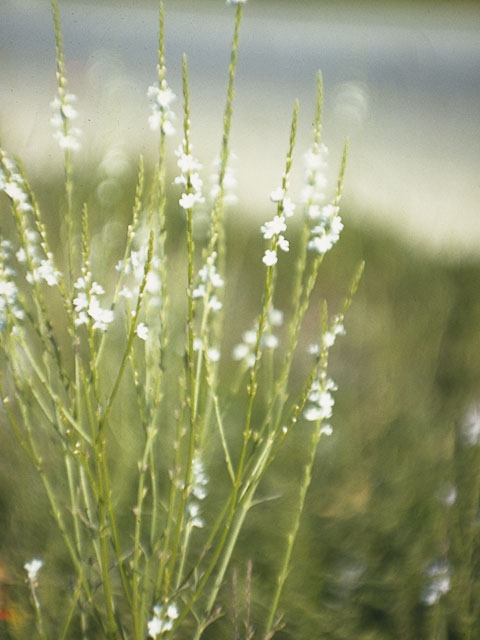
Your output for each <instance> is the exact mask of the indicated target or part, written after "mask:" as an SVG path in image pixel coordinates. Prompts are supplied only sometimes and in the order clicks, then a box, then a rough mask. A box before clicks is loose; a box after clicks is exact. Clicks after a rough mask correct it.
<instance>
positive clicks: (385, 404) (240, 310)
mask: <svg viewBox="0 0 480 640" xmlns="http://www.w3.org/2000/svg"><path fill="white" fill-rule="evenodd" d="M45 180H46V181H45V182H44V183H43V184H38V185H35V187H36V192H37V196H38V197H39V200H40V202H41V205H42V208H43V210H44V211H52V212H55V211H56V210H58V203H59V201H60V199H61V193H62V191H61V185H60V184H59V183H56V182H50V181H49V179H48V177H45ZM94 180H95V178H93V177H92V176H91V175H85V176H81V177H80V180H79V182H78V184H79V185H81V186H80V190H79V192H78V193H77V196H78V198H79V201H81V200H82V199H85V200H87V201H90V210H91V211H92V212H93V211H95V212H96V213H95V215H92V220H94V221H95V222H94V228H93V229H92V235H93V236H95V234H96V237H94V246H95V247H96V249H94V261H96V262H97V264H98V265H99V266H100V265H103V268H104V267H105V265H107V264H115V251H116V244H117V240H118V239H120V238H121V236H122V233H123V232H124V229H125V228H126V221H127V220H128V212H129V210H130V205H131V202H130V201H129V200H128V198H125V199H123V200H122V201H121V202H120V203H118V204H116V205H115V207H114V208H113V207H112V208H111V209H108V208H104V209H103V211H102V210H101V209H100V208H99V205H98V202H97V201H96V199H95V196H94V195H92V194H95V186H94V184H95V183H94ZM133 180H134V177H133V176H132V177H131V182H132V183H133ZM92 185H93V186H92ZM130 186H131V184H126V185H122V187H123V192H124V193H133V191H132V190H130ZM172 201H175V199H174V198H173V199H172ZM3 205H4V206H5V208H6V202H3V203H0V206H3ZM344 217H345V222H346V228H345V231H344V233H343V235H342V237H341V241H340V242H339V244H338V246H337V247H335V249H334V250H333V251H332V252H331V253H330V254H328V255H327V256H326V258H325V261H324V264H323V268H322V271H321V277H320V281H319V283H318V286H317V290H316V293H315V298H314V305H313V308H312V309H311V310H310V312H309V314H308V315H307V318H306V323H305V324H306V327H305V328H306V337H305V341H304V344H302V349H303V348H304V347H306V345H307V344H308V343H309V342H311V341H314V340H315V330H316V327H317V325H318V322H317V315H318V313H319V310H320V307H321V301H322V299H323V298H326V299H327V300H328V303H329V309H330V312H331V313H333V312H335V311H336V310H337V309H338V308H339V307H340V304H341V300H342V298H343V297H344V295H345V293H346V291H347V288H348V282H349V280H350V278H351V277H352V275H353V272H354V270H355V268H356V266H357V264H358V262H359V261H360V260H362V259H364V260H365V261H366V269H365V273H364V277H363V280H362V282H361V284H360V288H359V291H358V293H357V296H356V298H355V300H354V303H353V305H352V307H351V309H350V310H349V312H348V315H347V318H346V321H345V326H346V329H347V335H346V337H345V338H342V339H341V340H339V341H338V344H337V345H336V346H335V350H334V351H333V355H332V359H331V375H332V377H333V378H334V379H335V381H336V382H337V384H338V386H339V390H338V392H337V393H336V399H337V404H336V408H335V413H334V418H333V420H332V425H333V428H334V434H333V436H331V438H329V439H324V440H323V441H322V443H321V446H320V450H319V454H318V460H317V464H316V468H315V472H314V480H313V485H312V490H311V492H310V494H309V496H308V501H307V509H306V517H305V519H304V521H303V525H302V528H301V532H300V538H299V540H298V543H297V546H296V551H295V558H294V567H293V569H292V572H291V575H290V578H289V581H288V582H287V587H286V593H285V597H284V601H283V608H284V610H285V614H286V615H285V620H286V622H288V626H287V627H286V628H285V629H284V630H283V631H281V632H279V634H278V638H279V640H293V639H295V640H302V639H304V638H305V639H306V638H322V639H326V640H347V639H351V638H355V639H356V640H367V639H368V640H374V639H375V640H377V639H378V640H390V639H392V640H393V639H394V638H401V639H402V640H403V639H406V640H410V639H411V640H418V638H430V637H432V638H433V637H437V636H434V635H431V633H432V628H433V626H432V625H434V624H436V622H435V620H433V616H432V611H431V610H430V609H429V608H428V607H425V606H423V605H422V604H421V602H420V595H421V591H422V588H423V587H424V585H425V570H426V568H427V566H428V565H429V564H430V563H431V562H432V561H433V560H435V559H438V558H439V557H441V556H442V554H444V553H445V552H446V550H447V549H448V546H449V544H450V537H449V536H450V533H451V527H452V523H451V518H452V511H451V510H448V509H447V508H446V507H445V505H444V504H442V502H441V500H439V498H438V496H439V492H442V491H444V490H445V488H446V487H448V485H449V483H456V484H457V485H458V483H459V478H460V480H461V476H462V473H463V476H464V477H465V478H466V479H468V477H469V476H470V469H471V465H474V464H477V463H479V462H480V460H479V459H478V458H479V456H478V455H477V454H476V453H475V452H474V454H472V455H473V458H472V457H471V456H470V458H468V460H467V459H466V460H465V461H464V462H463V463H462V464H464V467H463V468H462V469H460V474H459V469H458V467H457V468H456V467H455V461H454V451H455V440H456V427H457V425H458V424H459V422H461V420H462V418H463V417H464V415H465V413H466V412H467V410H468V409H469V407H470V406H471V404H472V403H474V402H476V401H478V400H479V399H480V388H479V381H480V356H479V354H480V331H479V327H480V297H479V295H478V286H479V283H480V259H479V260H478V261H474V262H468V263H455V264H452V263H450V262H448V261H447V260H445V261H442V260H441V259H438V258H437V259H433V258H431V257H426V256H424V255H421V253H419V252H418V250H414V249H412V248H411V247H409V246H405V245H403V244H402V243H401V242H399V241H398V240H397V239H396V238H395V237H393V236H391V235H388V234H387V233H385V232H383V231H380V230H378V229H376V228H374V227H368V226H361V225H358V224H357V223H356V221H355V212H354V211H351V212H348V211H347V212H344ZM4 220H5V223H4V225H3V226H4V227H5V228H6V229H7V230H8V221H7V218H6V217H5V216H4ZM5 228H3V229H2V230H3V231H5ZM50 228H51V231H52V233H53V235H54V237H55V234H56V242H57V243H58V244H61V242H62V239H61V236H60V235H59V234H58V228H57V227H56V226H55V219H54V218H53V217H52V219H51V220H50ZM168 231H169V236H168V237H169V241H168V250H169V252H170V256H171V261H170V268H169V274H170V278H171V283H170V285H171V288H172V290H174V289H175V288H176V289H177V290H178V291H179V292H180V293H181V291H183V289H184V286H185V280H184V278H185V275H184V273H183V269H184V267H183V266H182V256H183V254H184V249H183V222H182V217H181V216H180V215H179V213H178V211H176V210H175V211H171V212H170V215H169V230H168ZM291 232H292V237H291V245H292V253H291V254H290V255H288V256H286V257H284V256H282V261H281V268H280V272H279V277H278V296H277V300H276V303H275V304H276V306H277V307H279V308H281V309H284V310H285V311H286V313H287V314H288V309H289V303H290V286H291V280H292V277H293V267H292V265H293V263H294V252H295V246H296V243H297V242H298V235H299V234H298V230H297V229H294V228H293V226H292V228H291ZM227 240H228V245H229V254H228V265H227V267H228V280H227V282H228V286H227V289H226V291H227V300H226V309H227V318H226V327H227V328H228V335H227V336H226V338H225V344H224V345H223V353H224V363H223V365H222V366H223V370H222V380H223V384H224V386H225V390H226V391H228V386H229V380H230V379H231V372H232V370H233V369H232V368H233V366H236V365H234V363H232V362H231V359H230V353H231V348H232V346H233V345H234V344H235V343H236V342H238V341H239V340H240V339H241V334H242V332H243V331H244V330H245V329H248V328H249V327H250V325H251V324H252V322H253V320H254V319H255V316H256V313H257V312H258V308H259V296H260V293H259V282H260V279H261V278H262V276H263V273H264V267H263V265H262V263H261V254H262V247H263V240H262V237H261V234H260V233H259V231H258V225H257V224H254V225H253V224H252V222H251V217H250V216H244V215H242V212H241V211H235V212H232V213H231V215H230V217H229V223H228V228H227ZM111 275H112V277H113V275H114V274H113V273H112V274H111ZM179 334H180V338H181V336H182V335H183V329H182V322H180V321H179ZM181 339H182V338H181ZM306 357H307V356H305V358H306ZM303 360H304V358H303V357H302V356H300V357H299V358H297V360H296V362H295V367H296V371H298V375H299V377H301V374H302V372H303V371H304V369H305V364H304V361H303ZM121 410H122V413H123V414H124V415H127V416H129V417H130V419H131V420H134V413H133V412H132V411H130V410H129V408H128V406H127V407H126V406H125V402H124V403H123V405H122V408H121ZM243 411H244V407H243V406H242V404H241V402H240V401H238V402H237V404H235V406H233V407H232V409H231V412H230V413H229V417H230V422H229V428H230V429H235V428H236V426H237V425H236V424H235V422H236V421H235V415H239V416H240V417H239V418H238V421H240V420H241V417H242V416H243ZM125 412H126V413H125ZM0 419H1V427H2V429H3V430H4V431H3V437H2V449H3V451H2V462H1V466H0V527H1V530H2V536H1V537H0V558H1V559H2V561H3V562H5V563H6V564H7V565H8V566H9V573H10V575H11V576H12V578H11V583H12V585H13V586H12V587H11V594H12V595H11V598H12V600H13V601H14V602H16V603H17V605H18V606H19V607H20V608H22V607H23V609H21V610H22V611H25V613H24V614H23V615H24V616H25V617H26V618H27V619H28V614H27V613H26V604H25V595H22V593H23V591H25V589H22V586H21V585H22V583H23V575H22V567H23V563H24V562H25V561H26V560H29V559H31V558H32V557H34V556H42V557H44V558H46V560H47V563H46V567H45V569H44V570H42V585H43V588H44V589H46V590H47V589H49V587H51V589H52V591H58V589H60V590H62V587H60V586H59V581H58V575H62V574H63V573H64V572H65V565H64V563H65V558H64V557H63V556H62V554H61V553H59V552H58V545H59V543H58V538H57V534H56V532H54V531H52V530H51V529H50V522H49V521H48V520H47V519H46V518H45V515H46V512H47V507H46V502H45V500H44V499H43V496H42V494H41V490H40V489H39V487H38V484H37V482H36V477H35V474H34V472H33V470H32V469H31V468H30V467H29V464H28V462H27V461H26V460H25V459H24V457H23V456H22V454H21V452H20V451H18V450H17V447H16V446H15V444H14V442H13V438H12V436H11V434H10V432H9V431H6V429H7V426H6V423H5V420H4V418H3V416H1V415H0ZM308 428H309V427H308V425H306V424H299V425H298V428H297V431H296V432H294V433H293V435H292V441H291V442H290V446H289V447H288V449H287V450H286V451H288V453H287V452H286V453H285V454H284V455H282V456H281V458H280V460H279V461H278V462H277V463H276V465H275V467H274V468H273V469H272V471H273V473H272V474H271V475H270V476H269V478H268V480H267V481H266V482H265V483H264V486H263V488H262V492H261V493H262V496H263V498H264V499H265V501H263V502H261V503H260V504H259V505H258V506H256V507H255V508H254V509H253V510H252V512H251V515H250V520H249V525H248V526H247V529H246V531H245V532H244V533H243V536H242V538H241V543H240V547H239V550H238V553H237V559H236V563H237V566H238V568H239V576H240V577H239V580H240V582H241V583H242V584H243V582H242V581H243V580H244V576H245V571H246V566H247V562H248V561H249V560H251V561H252V562H253V572H254V583H253V595H252V599H253V601H252V616H253V618H255V619H256V620H257V622H258V621H261V620H262V618H263V616H264V614H265V610H266V607H267V606H268V604H269V594H270V593H271V589H272V583H273V580H274V579H275V570H276V567H277V564H276V563H277V562H278V555H277V554H278V553H279V550H281V549H282V548H283V544H284V536H285V531H286V529H287V526H288V524H289V522H290V521H291V517H292V509H293V499H294V498H295V496H296V494H297V491H298V488H297V487H298V480H299V478H300V475H301V467H302V464H303V462H304V460H305V459H306V455H307V448H308V443H309V435H308V433H309V431H308ZM118 446H119V450H118V451H117V452H116V453H115V459H117V460H118V462H117V464H118V467H119V468H118V478H119V481H120V479H121V478H122V477H123V478H125V476H126V473H125V468H122V456H121V449H122V446H129V444H128V443H127V445H125V443H124V442H123V445H122V440H121V438H120V436H119V445H118ZM216 446H217V445H216V444H215V443H213V442H212V462H211V466H210V473H213V474H215V469H214V464H215V463H214V459H215V458H214V456H213V449H214V448H215V447H216ZM455 476H456V477H455ZM222 477H223V476H222V475H220V472H218V476H214V478H215V479H212V482H211V485H212V494H213V495H212V500H214V498H215V490H214V485H215V483H216V480H217V479H218V482H222ZM59 482H62V479H61V476H60V475H59ZM130 491H131V487H129V486H128V484H125V505H126V506H127V508H128V504H130V503H129V499H130V495H131V494H130ZM132 504H133V498H132ZM20 532H21V535H19V533H20ZM231 593H232V588H231V584H226V585H225V588H224V592H223V600H224V603H225V611H226V615H225V616H224V617H223V618H221V619H220V620H219V621H218V622H217V623H216V624H214V625H212V627H211V628H210V629H209V630H208V632H207V633H206V635H205V638H207V639H215V640H216V639H217V638H233V631H232V626H231V616H232V595H231ZM454 601H455V599H454V597H453V596H452V600H451V603H450V604H449V600H448V598H447V599H446V604H445V607H444V612H443V613H442V615H445V617H446V619H447V620H448V619H449V618H452V619H454V617H455V612H454V604H453V603H454ZM236 606H237V608H239V607H240V605H236ZM50 615H52V616H53V617H55V611H54V610H53V611H50ZM240 615H241V612H240ZM449 624H450V623H449ZM2 625H3V631H2ZM450 626H451V627H452V628H453V626H454V623H453V622H452V623H451V625H450ZM7 632H8V633H13V631H12V625H10V627H9V625H8V624H7V623H6V622H1V621H0V639H2V638H8V637H9V636H8V635H6V634H7ZM2 633H3V634H4V635H2ZM23 633H24V632H19V634H18V636H14V637H22V635H23ZM23 637H25V636H24V635H23ZM438 637H441V636H438ZM445 637H448V638H452V639H453V638H457V637H458V638H460V637H463V636H461V635H453V632H452V635H448V636H445Z"/></svg>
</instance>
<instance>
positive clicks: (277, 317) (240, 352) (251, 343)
mask: <svg viewBox="0 0 480 640" xmlns="http://www.w3.org/2000/svg"><path fill="white" fill-rule="evenodd" d="M282 324H283V312H282V311H280V309H270V312H269V314H268V321H267V323H266V326H265V329H264V331H263V334H262V342H261V346H262V347H263V348H267V349H276V348H277V347H278V345H279V339H278V337H277V336H276V335H275V334H274V333H273V331H272V327H280V326H282ZM257 332H258V326H257V327H255V328H253V329H249V330H248V331H245V332H244V334H243V336H242V338H243V340H242V342H240V343H239V344H237V345H236V346H235V347H234V349H233V352H232V358H233V359H234V360H243V361H244V362H245V363H246V364H247V366H248V367H253V365H254V364H255V347H256V344H257Z"/></svg>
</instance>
